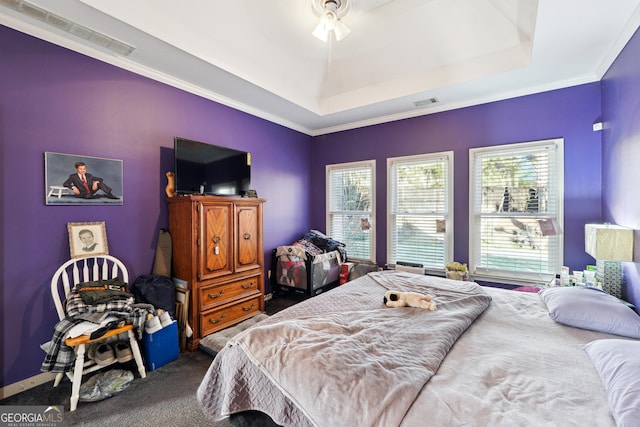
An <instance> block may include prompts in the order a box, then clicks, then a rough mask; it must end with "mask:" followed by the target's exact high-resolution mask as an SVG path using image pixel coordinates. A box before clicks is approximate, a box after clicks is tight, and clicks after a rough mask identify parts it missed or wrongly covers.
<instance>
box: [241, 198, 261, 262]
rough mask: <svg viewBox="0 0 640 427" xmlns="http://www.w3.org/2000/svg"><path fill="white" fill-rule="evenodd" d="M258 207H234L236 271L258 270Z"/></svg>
mask: <svg viewBox="0 0 640 427" xmlns="http://www.w3.org/2000/svg"><path fill="white" fill-rule="evenodd" d="M258 220H259V218H258V206H236V226H237V227H238V233H237V235H236V260H235V262H236V264H235V270H236V271H245V270H249V269H252V268H260V261H259V253H258V250H259V243H260V240H259V239H260V235H259V231H258Z"/></svg>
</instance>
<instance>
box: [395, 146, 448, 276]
mask: <svg viewBox="0 0 640 427" xmlns="http://www.w3.org/2000/svg"><path fill="white" fill-rule="evenodd" d="M452 163H453V152H447V153H437V154H426V155H419V156H409V157H396V158H391V159H388V161H387V170H388V174H387V177H388V198H389V199H388V202H389V203H388V205H389V207H388V212H389V214H388V221H387V224H388V239H387V240H388V248H387V262H389V263H395V262H397V261H404V262H415V263H420V264H422V265H424V266H425V267H426V268H429V269H436V270H444V265H445V263H447V262H448V261H450V260H451V258H452V253H453V247H452V246H453V243H452V242H453V239H452V236H453V230H452V226H451V225H452V221H450V218H451V215H452V210H453V209H452V204H453V197H452V192H451V190H452V188H451V186H452V178H451V177H452V175H453V171H452V169H453V166H452Z"/></svg>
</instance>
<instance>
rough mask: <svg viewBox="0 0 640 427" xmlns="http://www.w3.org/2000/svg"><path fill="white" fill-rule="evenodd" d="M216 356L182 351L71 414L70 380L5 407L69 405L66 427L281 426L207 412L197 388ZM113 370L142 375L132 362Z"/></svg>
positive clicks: (290, 300) (284, 301)
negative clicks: (217, 418)
mask: <svg viewBox="0 0 640 427" xmlns="http://www.w3.org/2000/svg"><path fill="white" fill-rule="evenodd" d="M302 299H304V298H303V297H300V296H298V295H295V294H294V295H290V296H285V297H278V298H275V299H273V300H271V301H268V302H267V303H266V304H265V311H266V313H267V315H272V314H274V313H276V312H278V311H280V310H282V309H284V308H286V307H288V306H291V305H293V304H296V303H298V302H300V301H301V300H302ZM254 323H255V322H254ZM225 342H226V341H225ZM223 345H224V344H223ZM213 353H214V352H213ZM213 357H214V354H212V352H205V351H194V352H185V353H181V354H180V357H179V358H178V359H177V360H174V361H173V362H171V363H168V364H166V365H164V366H162V367H160V368H158V369H156V370H155V371H151V372H147V377H146V378H144V379H141V378H138V377H137V376H136V379H135V380H134V381H133V382H132V383H131V385H130V386H129V387H128V388H126V389H125V390H123V391H121V392H120V393H118V394H116V395H114V396H112V397H110V398H108V399H105V400H101V401H99V402H80V403H79V404H78V408H77V409H76V411H74V412H69V397H70V396H71V382H70V381H69V380H68V379H66V378H65V379H64V380H63V381H62V383H61V384H60V385H59V386H58V387H56V388H53V382H50V383H46V384H42V385H40V386H37V387H34V388H31V389H29V390H26V391H24V392H22V393H19V394H16V395H14V396H10V397H8V398H6V399H2V400H0V405H3V406H5V405H12V406H13V405H15V406H33V405H39V406H40V405H46V406H54V405H60V406H63V407H64V411H65V413H64V422H65V424H64V425H66V426H90V427H103V426H104V427H111V426H114V425H126V426H133V427H137V426H145V427H148V426H160V425H164V426H211V427H232V426H235V427H248V426H253V427H263V426H264V427H276V426H277V425H276V424H275V423H274V422H273V421H272V420H271V419H270V418H269V417H268V416H266V415H265V414H262V413H260V412H252V411H248V412H243V413H241V414H236V415H232V416H231V417H230V418H228V419H224V420H220V421H214V420H212V419H211V418H210V417H209V416H208V415H207V414H205V413H204V411H203V410H202V408H201V407H200V403H199V402H198V400H197V398H196V390H197V388H198V386H199V385H200V382H201V381H202V378H203V377H204V375H205V373H206V372H207V370H208V369H209V366H210V365H211V361H212V360H213ZM114 366H117V367H118V368H121V369H128V370H130V371H131V372H134V373H135V374H136V375H137V369H136V366H135V362H133V361H131V362H127V363H125V364H121V365H114Z"/></svg>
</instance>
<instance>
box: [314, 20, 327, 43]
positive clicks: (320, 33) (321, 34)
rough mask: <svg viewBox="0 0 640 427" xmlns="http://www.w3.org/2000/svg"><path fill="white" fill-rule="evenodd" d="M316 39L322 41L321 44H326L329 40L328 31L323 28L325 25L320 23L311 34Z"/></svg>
mask: <svg viewBox="0 0 640 427" xmlns="http://www.w3.org/2000/svg"><path fill="white" fill-rule="evenodd" d="M312 34H313V35H314V36H315V37H316V38H318V39H320V40H322V41H323V42H325V43H326V42H327V40H329V30H327V28H326V27H325V25H324V24H323V23H322V21H320V23H319V24H318V26H317V27H316V29H315V30H313V33H312Z"/></svg>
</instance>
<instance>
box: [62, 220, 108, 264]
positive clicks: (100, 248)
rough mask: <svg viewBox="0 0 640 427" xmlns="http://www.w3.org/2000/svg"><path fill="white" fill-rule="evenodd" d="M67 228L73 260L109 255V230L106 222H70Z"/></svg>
mask: <svg viewBox="0 0 640 427" xmlns="http://www.w3.org/2000/svg"><path fill="white" fill-rule="evenodd" d="M67 228H68V229H69V248H70V250H71V258H82V257H87V256H94V255H108V254H109V246H108V244H107V228H106V226H105V223H104V221H99V222H70V223H68V224H67Z"/></svg>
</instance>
